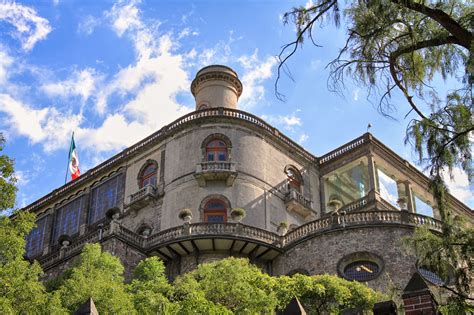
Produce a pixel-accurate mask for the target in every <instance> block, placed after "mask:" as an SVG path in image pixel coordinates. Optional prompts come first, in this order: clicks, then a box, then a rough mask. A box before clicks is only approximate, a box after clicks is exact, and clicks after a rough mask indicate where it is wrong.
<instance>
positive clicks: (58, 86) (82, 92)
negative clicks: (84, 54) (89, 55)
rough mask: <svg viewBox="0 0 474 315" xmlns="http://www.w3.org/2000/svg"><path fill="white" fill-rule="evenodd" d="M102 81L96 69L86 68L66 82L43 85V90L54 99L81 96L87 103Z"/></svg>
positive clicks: (75, 72) (76, 72)
mask: <svg viewBox="0 0 474 315" xmlns="http://www.w3.org/2000/svg"><path fill="white" fill-rule="evenodd" d="M100 80H101V76H100V75H98V74H97V73H96V71H95V70H94V69H91V68H86V69H84V70H82V71H74V73H73V74H72V76H71V78H69V79H67V80H65V81H61V82H56V83H47V84H43V85H42V86H41V89H42V90H43V91H44V92H45V93H46V94H48V95H49V96H52V97H61V98H67V97H70V96H80V97H81V98H82V100H83V101H86V100H87V99H88V98H89V97H90V96H91V95H92V93H94V92H95V89H96V85H97V83H98V81H100Z"/></svg>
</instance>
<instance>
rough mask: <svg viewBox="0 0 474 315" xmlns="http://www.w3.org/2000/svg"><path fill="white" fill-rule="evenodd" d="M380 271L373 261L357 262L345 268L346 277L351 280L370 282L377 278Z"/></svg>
mask: <svg viewBox="0 0 474 315" xmlns="http://www.w3.org/2000/svg"><path fill="white" fill-rule="evenodd" d="M379 269H380V268H379V266H378V265H377V264H376V263H374V262H372V261H356V262H353V263H350V264H349V265H347V266H346V268H344V277H345V278H346V279H349V280H356V281H369V280H372V279H374V278H375V277H377V275H378V274H379Z"/></svg>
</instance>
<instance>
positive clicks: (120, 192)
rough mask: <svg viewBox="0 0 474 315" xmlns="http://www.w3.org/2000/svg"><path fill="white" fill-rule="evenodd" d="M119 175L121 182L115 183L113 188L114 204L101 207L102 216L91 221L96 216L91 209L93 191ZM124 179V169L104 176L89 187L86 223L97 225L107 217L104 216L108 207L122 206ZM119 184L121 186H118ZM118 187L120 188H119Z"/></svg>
mask: <svg viewBox="0 0 474 315" xmlns="http://www.w3.org/2000/svg"><path fill="white" fill-rule="evenodd" d="M119 176H122V179H121V183H117V187H116V189H115V199H116V203H115V205H112V206H111V207H108V208H104V209H103V212H104V213H103V216H102V217H101V218H98V219H96V220H95V221H93V218H95V217H97V215H96V213H95V212H94V211H93V210H94V209H93V205H94V199H95V198H94V197H95V196H94V191H95V190H96V189H97V188H98V187H100V186H102V185H104V184H105V183H107V182H108V181H111V180H112V179H114V178H117V177H119ZM125 181H126V174H125V172H124V171H118V172H116V173H114V174H112V175H110V176H109V177H106V178H104V179H102V180H101V181H99V182H96V183H95V184H94V185H93V186H92V187H91V190H90V197H89V208H88V213H87V224H88V225H90V226H94V225H97V224H99V223H101V222H103V221H105V220H106V219H107V216H106V213H107V210H108V209H112V208H121V207H122V206H123V202H124V194H125ZM120 185H121V187H120ZM118 188H121V189H120V190H119V189H118Z"/></svg>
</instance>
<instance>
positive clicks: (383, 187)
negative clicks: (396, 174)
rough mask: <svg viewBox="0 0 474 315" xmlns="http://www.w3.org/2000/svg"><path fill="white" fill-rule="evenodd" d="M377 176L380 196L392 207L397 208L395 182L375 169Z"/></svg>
mask: <svg viewBox="0 0 474 315" xmlns="http://www.w3.org/2000/svg"><path fill="white" fill-rule="evenodd" d="M377 175H378V178H379V192H380V196H381V197H382V198H383V199H385V200H386V201H388V202H390V203H391V204H392V205H393V206H395V207H397V208H399V206H398V204H397V200H398V187H397V182H396V181H395V180H394V179H392V178H391V177H390V176H389V175H387V174H386V173H384V172H383V171H382V170H380V169H377Z"/></svg>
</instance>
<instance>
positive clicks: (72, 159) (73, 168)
mask: <svg viewBox="0 0 474 315" xmlns="http://www.w3.org/2000/svg"><path fill="white" fill-rule="evenodd" d="M69 171H70V172H71V179H72V180H75V179H76V178H78V177H79V176H80V175H81V171H80V170H79V158H78V156H77V150H76V144H75V143H74V133H73V134H72V138H71V147H70V148H69Z"/></svg>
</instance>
